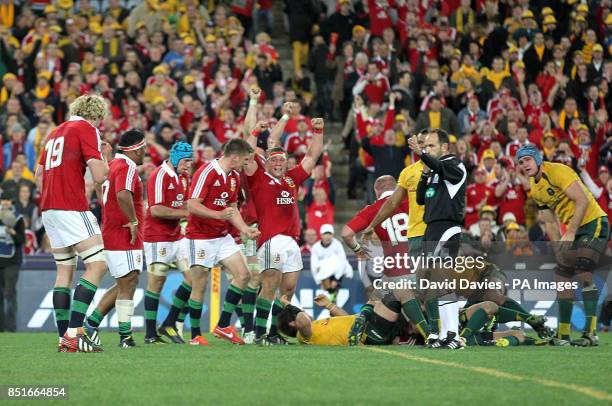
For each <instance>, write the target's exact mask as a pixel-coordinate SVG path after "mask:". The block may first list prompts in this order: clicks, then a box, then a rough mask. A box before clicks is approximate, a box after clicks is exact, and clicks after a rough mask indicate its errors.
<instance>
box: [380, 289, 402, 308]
mask: <svg viewBox="0 0 612 406" xmlns="http://www.w3.org/2000/svg"><path fill="white" fill-rule="evenodd" d="M382 304H384V305H385V306H386V307H387V308H388V309H389V310H391V311H392V312H394V313H400V312H401V311H402V304H401V303H400V301H399V300H397V298H396V297H395V295H394V294H393V293H392V292H389V293H387V294H386V295H385V296H384V297H383V298H382Z"/></svg>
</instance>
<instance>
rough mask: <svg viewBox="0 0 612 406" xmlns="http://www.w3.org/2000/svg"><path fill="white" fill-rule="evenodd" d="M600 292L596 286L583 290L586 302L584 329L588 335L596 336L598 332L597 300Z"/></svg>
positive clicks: (583, 297)
mask: <svg viewBox="0 0 612 406" xmlns="http://www.w3.org/2000/svg"><path fill="white" fill-rule="evenodd" d="M598 297H599V291H598V290H597V287H596V286H595V285H592V286H589V287H588V288H584V289H582V300H583V301H584V315H585V320H584V329H583V331H584V332H585V333H587V334H591V335H593V334H595V332H596V331H597V299H598Z"/></svg>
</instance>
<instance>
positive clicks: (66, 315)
mask: <svg viewBox="0 0 612 406" xmlns="http://www.w3.org/2000/svg"><path fill="white" fill-rule="evenodd" d="M53 309H54V311H55V322H56V324H57V333H58V334H59V336H60V337H62V336H63V335H64V333H66V330H67V329H68V320H69V319H70V288H53Z"/></svg>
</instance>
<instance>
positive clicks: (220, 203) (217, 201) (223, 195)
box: [213, 192, 229, 207]
mask: <svg viewBox="0 0 612 406" xmlns="http://www.w3.org/2000/svg"><path fill="white" fill-rule="evenodd" d="M219 197H220V198H217V199H215V200H214V201H213V204H214V205H215V206H221V207H225V206H227V198H228V197H229V193H227V192H223V193H221V195H220V196H219Z"/></svg>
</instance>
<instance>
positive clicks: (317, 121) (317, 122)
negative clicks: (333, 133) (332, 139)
mask: <svg viewBox="0 0 612 406" xmlns="http://www.w3.org/2000/svg"><path fill="white" fill-rule="evenodd" d="M310 122H311V123H312V128H313V130H323V126H324V124H323V119H322V118H313V119H312V120H310Z"/></svg>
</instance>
